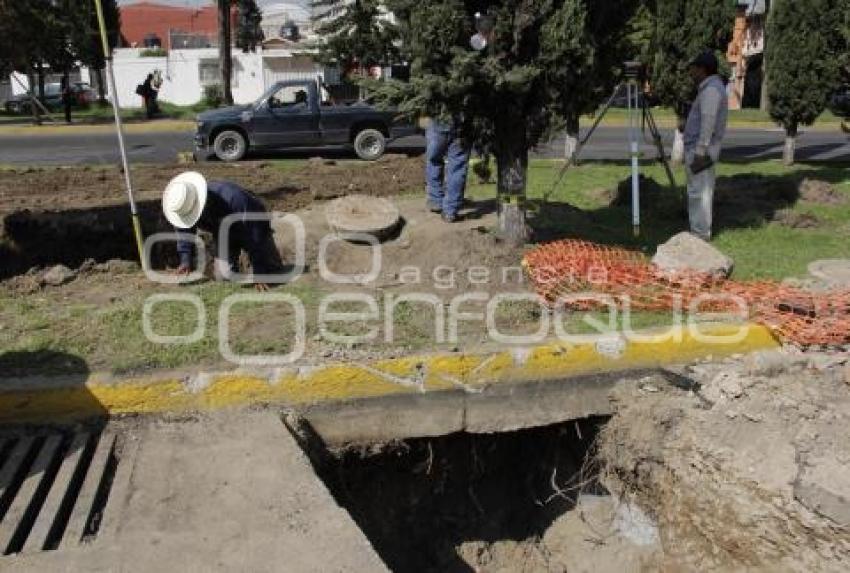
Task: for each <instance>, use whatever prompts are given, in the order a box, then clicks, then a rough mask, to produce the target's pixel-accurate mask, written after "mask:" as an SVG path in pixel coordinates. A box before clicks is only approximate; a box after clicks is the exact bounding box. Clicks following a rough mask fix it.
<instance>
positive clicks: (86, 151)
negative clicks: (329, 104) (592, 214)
mask: <svg viewBox="0 0 850 573" xmlns="http://www.w3.org/2000/svg"><path fill="white" fill-rule="evenodd" d="M663 133H664V136H665V145H667V146H668V147H667V149H668V150H669V146H670V144H671V141H672V131H671V130H664V132H663ZM191 141H192V134H191V133H190V132H180V131H175V132H160V133H139V134H131V135H128V136H127V146H128V152H129V155H130V159H131V161H134V162H171V161H174V160H175V159H176V156H177V152H179V151H188V150H189V149H190V148H191ZM782 142H783V134H782V131H781V130H778V129H732V130H730V132H729V134H728V136H727V138H726V141H725V144H724V152H723V153H724V157H725V158H727V159H737V160H747V159H771V158H777V157H780V156H781V154H782ZM797 145H798V149H797V157H798V159H800V160H807V161H850V136H848V135H847V134H844V133H842V132H840V131H838V130H837V129H835V130H829V131H808V132H804V133H803V134H802V135H800V137H799V139H798V144H797ZM423 146H424V139H423V138H421V137H409V138H406V139H404V140H400V141H398V142H396V144H395V145H394V146H393V147H392V149H393V150H394V151H396V152H404V151H409V152H421V150H422V148H423ZM626 147H627V142H626V129H625V128H622V127H601V128H599V129H598V130H597V131H596V133H595V134H594V135H593V138H592V139H591V140H590V142H589V143H588V145H587V147H586V148H585V150H584V152H583V153H582V158H583V159H587V160H614V159H625V158H626ZM563 148H564V143H563V138H561V139H559V140H556V141H553V142H552V143H550V144H548V145H544V146H541V148H540V149H539V150H538V152H537V155H538V156H541V157H559V156H560V155H561V154H562V153H563ZM644 152H645V154H647V156H649V157H653V156H654V153H655V151H654V148H653V147H652V146H651V145H649V144H645V145H644ZM323 153H324V154H328V155H340V154H342V155H346V154H349V153H348V152H345V151H341V150H336V151H324V152H323ZM317 154H318V152H317V151H315V150H312V151H310V150H307V151H285V152H281V153H277V154H275V155H274V156H275V157H310V156H313V155H317ZM117 161H118V151H117V145H116V143H115V136H114V135H112V134H108V133H103V134H94V135H84V136H81V135H61V134H60V135H36V136H31V135H29V136H20V135H18V136H0V164H25V165H73V164H97V163H115V162H117Z"/></svg>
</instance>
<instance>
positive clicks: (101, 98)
mask: <svg viewBox="0 0 850 573" xmlns="http://www.w3.org/2000/svg"><path fill="white" fill-rule="evenodd" d="M94 77H95V80H96V81H97V101H98V103H100V104H105V103H106V86H105V85H104V83H103V69H101V68H98V69H96V70H95V71H94Z"/></svg>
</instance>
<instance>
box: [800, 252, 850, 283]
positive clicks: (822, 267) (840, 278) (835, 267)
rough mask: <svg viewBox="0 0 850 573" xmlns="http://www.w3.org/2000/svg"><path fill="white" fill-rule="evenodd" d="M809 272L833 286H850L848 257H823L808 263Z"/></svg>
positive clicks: (849, 262) (849, 260)
mask: <svg viewBox="0 0 850 573" xmlns="http://www.w3.org/2000/svg"><path fill="white" fill-rule="evenodd" d="M809 274H810V275H812V276H813V277H815V278H818V279H820V280H822V281H823V282H825V283H827V284H828V285H829V286H833V287H850V259H823V260H820V261H814V262H813V263H811V264H810V265H809Z"/></svg>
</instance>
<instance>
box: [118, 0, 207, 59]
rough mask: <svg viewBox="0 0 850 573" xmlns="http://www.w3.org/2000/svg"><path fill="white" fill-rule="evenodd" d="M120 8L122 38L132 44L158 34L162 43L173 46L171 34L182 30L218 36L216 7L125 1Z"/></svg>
mask: <svg viewBox="0 0 850 573" xmlns="http://www.w3.org/2000/svg"><path fill="white" fill-rule="evenodd" d="M120 10H121V38H122V41H123V42H124V43H125V44H126V45H128V46H132V45H133V44H134V43H135V44H136V45H142V43H143V42H144V39H145V36H147V35H148V34H155V35H156V36H157V37H159V39H160V40H161V41H162V46H163V47H164V48H166V49H170V48H171V46H170V45H169V33H170V32H171V31H172V30H175V31H177V30H179V31H181V32H188V33H196V34H207V35H215V34H216V33H217V30H218V18H217V14H216V9H215V6H213V5H209V6H203V7H200V8H182V7H179V6H169V5H166V4H158V3H156V2H137V3H134V4H125V5H123V6H121V7H120Z"/></svg>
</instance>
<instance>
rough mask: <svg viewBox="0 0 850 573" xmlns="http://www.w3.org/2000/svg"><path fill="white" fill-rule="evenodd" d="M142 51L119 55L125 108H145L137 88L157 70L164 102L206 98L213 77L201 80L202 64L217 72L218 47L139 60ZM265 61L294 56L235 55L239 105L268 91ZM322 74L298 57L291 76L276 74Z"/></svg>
mask: <svg viewBox="0 0 850 573" xmlns="http://www.w3.org/2000/svg"><path fill="white" fill-rule="evenodd" d="M139 52H140V50H138V49H133V48H128V49H120V50H116V52H115V59H114V69H115V83H116V86H117V91H118V98H119V103H120V104H121V107H122V108H139V107H142V105H143V102H142V98H141V97H140V96H138V95H136V86H137V85H138V84H140V83H142V82H144V81H145V77H146V76H147V75H148V74H150V73H153V72H154V70H157V69H158V70H160V72H161V73H162V79H163V83H162V87H161V88H160V90H159V100H160V101H162V102H168V103H173V104H177V105H192V104H195V103H198V102H199V101H201V99H202V98H203V94H204V89H203V85H204V81H205V80H206V81H207V83H209V81H210V78H209V77H205V78H202V77H201V66H202V63H207V65H209V66H210V67H211V68H212V67H214V68H215V69H217V62H218V50H217V49H216V48H205V49H195V50H171V51H170V52H169V53H168V57H162V58H143V57H139ZM264 58H265V59H269V60H270V64H269V66H272V67H278V66H274V62H277V63H279V62H280V59H281V58H284V59H286V58H292V54H291V53H289V52H287V51H285V50H269V51H267V52H265V53H264V52H262V51H260V50H258V51H257V53H248V54H244V53H242V52H238V51H237V52H234V54H233V78H232V86H231V89H232V90H233V99H234V101H235V103H238V104H239V103H250V102H252V101H254V100H256V99H257V98H258V97H259V96H260V95H262V93H263V92H264V91H265V89H266V85H267V83H268V81H269V80H268V73H267V72H266V69H267V68H268V67H269V66H266V65H264ZM272 61H273V62H272ZM292 61H295V59H293V60H292ZM213 64H215V65H214V66H213ZM319 73H321V67H320V66H318V65H315V64H312V65H310V64H307V65H305V63H304V59H303V58H298V65H297V66H295V67H294V68H293V69H292V71H291V73H289V74H287V77H285V78H282V77H278V75H276V76H275V80H280V79H301V78H304V77H314V76H315V75H316V74H319Z"/></svg>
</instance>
